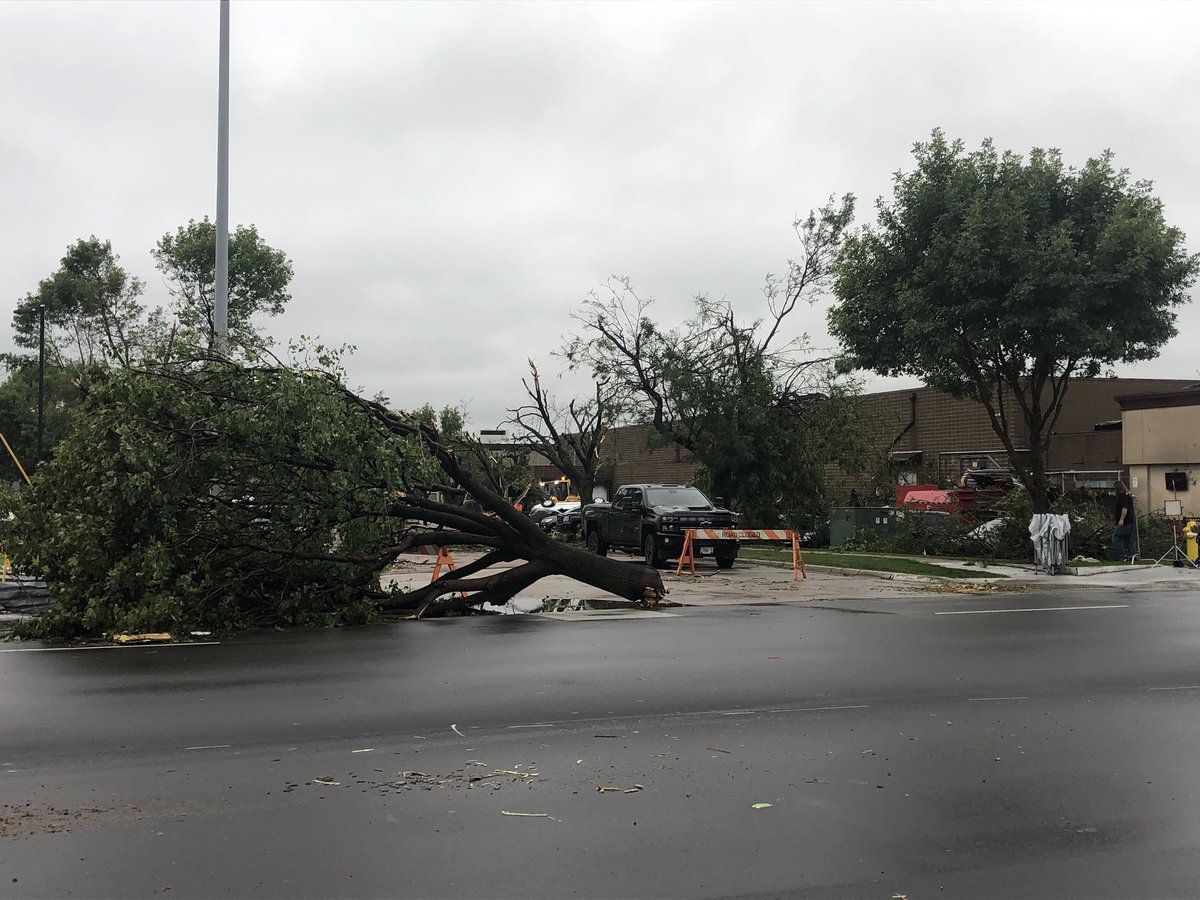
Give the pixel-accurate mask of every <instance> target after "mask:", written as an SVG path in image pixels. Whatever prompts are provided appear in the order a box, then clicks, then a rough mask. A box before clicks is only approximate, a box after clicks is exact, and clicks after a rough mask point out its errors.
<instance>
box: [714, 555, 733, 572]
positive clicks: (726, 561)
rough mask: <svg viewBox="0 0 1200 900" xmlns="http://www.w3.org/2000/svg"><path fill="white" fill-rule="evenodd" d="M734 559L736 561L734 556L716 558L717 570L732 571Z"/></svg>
mask: <svg viewBox="0 0 1200 900" xmlns="http://www.w3.org/2000/svg"><path fill="white" fill-rule="evenodd" d="M735 559H737V557H736V556H718V557H717V568H718V569H732V568H733V561H734V560H735Z"/></svg>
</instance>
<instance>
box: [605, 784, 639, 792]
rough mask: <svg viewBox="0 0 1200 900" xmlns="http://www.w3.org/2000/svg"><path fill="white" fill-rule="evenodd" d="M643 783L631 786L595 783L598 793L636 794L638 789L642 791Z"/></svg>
mask: <svg viewBox="0 0 1200 900" xmlns="http://www.w3.org/2000/svg"><path fill="white" fill-rule="evenodd" d="M645 789H646V786H645V785H644V784H635V785H634V786H633V787H631V788H619V787H608V786H607V785H599V784H598V785H596V792H597V793H599V794H636V793H637V792H638V791H644V790H645Z"/></svg>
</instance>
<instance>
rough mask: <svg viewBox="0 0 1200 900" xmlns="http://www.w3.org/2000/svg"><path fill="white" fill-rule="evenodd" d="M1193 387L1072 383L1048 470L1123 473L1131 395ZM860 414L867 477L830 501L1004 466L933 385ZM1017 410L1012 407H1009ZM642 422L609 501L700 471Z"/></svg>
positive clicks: (629, 431) (548, 474)
mask: <svg viewBox="0 0 1200 900" xmlns="http://www.w3.org/2000/svg"><path fill="white" fill-rule="evenodd" d="M1193 384H1194V381H1193V380H1182V379H1155V378H1078V379H1072V381H1071V383H1070V386H1069V388H1068V390H1067V395H1066V399H1065V400H1064V403H1063V411H1062V414H1061V415H1060V417H1059V420H1058V423H1057V424H1056V426H1055V431H1054V436H1053V438H1052V440H1051V447H1050V458H1049V460H1048V466H1047V468H1048V469H1049V470H1050V471H1055V472H1059V471H1068V470H1069V471H1076V472H1109V473H1111V472H1114V471H1117V470H1122V469H1124V466H1123V464H1122V452H1121V407H1120V404H1118V402H1117V399H1116V398H1117V397H1119V396H1121V395H1125V394H1144V393H1153V392H1171V391H1177V390H1180V389H1184V388H1188V387H1190V386H1192V385H1193ZM858 403H859V408H860V410H861V412H860V416H861V419H862V421H863V422H864V423H868V426H867V427H868V441H869V445H870V447H871V452H870V454H869V458H868V463H867V467H866V470H865V471H864V472H862V473H847V472H843V471H842V470H841V469H840V468H839V467H837V466H830V467H828V469H827V471H826V475H827V478H828V490H829V496H830V498H831V499H832V500H833V501H834V503H835V504H836V503H838V502H845V500H846V498H848V496H849V493H850V490H851V489H852V488H854V489H857V490H858V492H859V494H860V495H861V496H862V497H863V499H864V501H866V500H867V498H868V497H870V496H872V495H874V494H876V491H877V490H878V494H879V495H880V496H881V497H882V498H883V499H884V500H885V501H890V500H891V498H892V496H893V489H894V486H895V485H896V484H901V483H929V484H940V485H945V486H949V485H952V484H953V483H954V482H956V481H957V480H958V479H959V477H960V476H961V475H962V474H963V473H964V472H966V471H968V470H970V469H972V468H984V469H986V468H991V467H993V466H996V467H1005V466H1007V465H1008V454H1007V452H1006V451H1005V450H1004V447H1003V445H1002V444H1001V442H1000V439H999V438H998V437H997V436H996V433H995V431H993V430H992V425H991V422H990V420H989V419H988V415H987V411H986V410H985V409H984V408H983V407H982V406H981V405H980V404H978V403H976V402H974V401H973V400H960V399H957V398H955V397H951V396H949V395H948V394H945V393H942V392H941V391H938V390H935V389H933V388H929V387H919V388H915V389H909V390H897V391H881V392H878V393H871V394H863V395H862V396H861V397H860V398H859V399H858ZM1010 408H1011V406H1010ZM1011 429H1012V430H1011V431H1010V436H1011V438H1012V441H1013V444H1014V445H1015V446H1016V447H1017V448H1019V449H1024V448H1027V447H1028V446H1029V441H1028V435H1027V434H1025V433H1024V430H1023V423H1022V422H1021V421H1020V419H1019V417H1017V418H1016V419H1015V420H1014V421H1013V423H1012V425H1011ZM652 437H653V435H652V432H651V429H650V428H649V427H648V426H643V425H630V426H622V427H619V428H614V429H613V430H612V431H611V432H609V435H608V438H607V441H606V447H607V449H606V454H605V455H606V456H608V457H609V458H610V459H611V461H612V462H611V464H610V465H609V467H608V468H607V470H606V471H605V472H604V473H603V474H602V475H601V478H600V481H601V482H602V483H606V484H607V486H608V488H609V492H610V495H611V492H612V490H615V489H616V488H617V487H619V486H620V485H622V484H628V483H636V482H666V483H672V482H686V481H688V480H689V479H690V478H691V477H692V475H693V474H694V473H695V471H696V463H695V462H694V461H693V460H692V459H691V457H690V455H689V454H688V453H687V452H686V451H684V450H681V449H680V448H678V447H674V446H667V447H661V446H657V445H656V444H652V441H651V438H652ZM531 463H532V465H533V467H534V473H535V476H536V477H538V478H545V479H550V478H557V477H558V475H559V473H558V471H557V470H556V469H554V468H553V467H552V466H549V465H548V464H547V463H546V461H545V460H544V459H541V458H539V457H537V456H536V454H535V456H534V458H533V459H532V460H531Z"/></svg>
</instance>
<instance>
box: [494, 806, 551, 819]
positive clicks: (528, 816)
mask: <svg viewBox="0 0 1200 900" xmlns="http://www.w3.org/2000/svg"><path fill="white" fill-rule="evenodd" d="M500 815H502V816H513V817H515V818H520V819H549V820H550V821H551V822H557V821H558V819H556V818H554V816H552V815H550V813H523V812H509V811H508V810H507V809H502V810H500Z"/></svg>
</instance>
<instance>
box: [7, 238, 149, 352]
mask: <svg viewBox="0 0 1200 900" xmlns="http://www.w3.org/2000/svg"><path fill="white" fill-rule="evenodd" d="M118 260H119V257H118V256H117V255H116V254H115V253H113V249H112V244H111V243H110V242H109V241H101V240H99V239H98V238H97V237H96V236H95V235H93V236H92V237H90V238H86V239H83V238H81V239H80V240H78V241H76V242H75V243H74V244H72V245H71V246H69V247H68V248H67V252H66V255H64V256H63V258H62V262H61V264H60V265H59V268H58V270H57V271H55V272H54V273H53V274H52V275H51V276H50V277H49V278H45V279H43V280H42V281H41V282H40V283H39V284H38V288H37V290H36V291H34V292H33V293H31V294H27V295H26V296H25V298H24V299H23V300H21V301H20V302H18V303H17V308H16V310H15V311H14V312H13V339H14V341H15V342H16V344H17V346H19V347H25V348H27V349H29V350H34V351H36V350H37V349H38V344H39V308H40V307H45V308H46V356H47V361H48V363H49V364H50V365H53V366H58V367H60V368H68V369H71V370H72V373H73V374H75V375H79V374H80V373H82V371H83V370H85V369H88V368H90V367H93V366H96V365H108V364H109V363H111V362H116V363H118V364H119V365H123V366H127V365H129V363H130V362H131V360H132V358H133V355H134V345H135V341H136V331H137V325H138V321H139V319H140V318H141V315H142V305H141V303H140V302H139V301H138V297H140V296H141V294H142V290H143V287H144V285H143V284H142V282H141V281H139V280H138V279H137V278H134V277H132V276H131V275H130V274H129V273H128V272H126V271H125V269H124V268H123V267H122V266H121V265H120V263H119V261H118Z"/></svg>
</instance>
